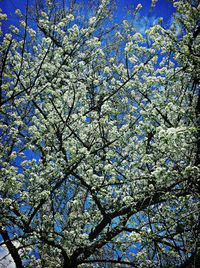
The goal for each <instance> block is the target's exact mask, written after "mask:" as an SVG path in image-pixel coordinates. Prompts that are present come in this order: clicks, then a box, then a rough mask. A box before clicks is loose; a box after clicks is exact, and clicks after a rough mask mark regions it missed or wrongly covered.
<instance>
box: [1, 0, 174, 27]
mask: <svg viewBox="0 0 200 268" xmlns="http://www.w3.org/2000/svg"><path fill="white" fill-rule="evenodd" d="M27 1H28V2H29V4H31V3H33V2H34V0H0V7H1V8H2V10H3V11H4V12H5V13H6V14H7V15H8V17H9V20H10V21H13V23H14V21H15V19H14V17H13V16H12V14H13V13H14V11H15V10H16V9H17V8H19V9H20V10H21V11H22V12H24V11H25V7H26V3H27ZM117 3H118V7H119V16H123V9H124V8H128V9H130V8H131V7H136V6H137V4H139V3H141V4H142V6H143V8H142V9H141V11H140V14H141V15H142V16H147V17H163V19H164V23H169V22H170V17H171V14H172V13H173V11H174V8H173V7H172V4H171V3H170V1H169V0H158V2H157V4H156V7H155V8H154V9H153V10H152V12H150V11H149V10H150V7H151V0H117Z"/></svg>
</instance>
